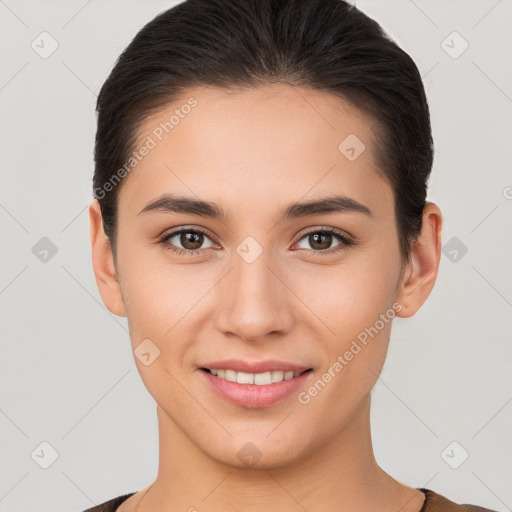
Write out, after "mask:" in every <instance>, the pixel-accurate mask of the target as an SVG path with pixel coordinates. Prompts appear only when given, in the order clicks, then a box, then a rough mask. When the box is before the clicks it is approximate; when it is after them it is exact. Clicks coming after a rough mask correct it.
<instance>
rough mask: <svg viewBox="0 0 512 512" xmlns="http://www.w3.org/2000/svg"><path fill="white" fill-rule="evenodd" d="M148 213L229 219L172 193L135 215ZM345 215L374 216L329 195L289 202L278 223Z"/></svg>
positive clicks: (348, 200)
mask: <svg viewBox="0 0 512 512" xmlns="http://www.w3.org/2000/svg"><path fill="white" fill-rule="evenodd" d="M149 212H167V213H185V214H191V215H198V216H200V217H209V218H212V219H219V220H227V218H228V215H227V214H226V212H225V211H224V210H223V209H222V207H220V206H219V205H217V204H215V203H211V202H209V201H201V200H198V199H193V198H190V197H184V196H177V195H174V194H164V195H162V196H160V197H159V198H157V199H155V200H154V201H151V202H150V203H148V204H147V205H146V206H144V208H143V209H142V210H141V211H140V212H139V214H138V215H140V214H146V213H149ZM345 212H357V213H363V214H365V215H367V216H369V217H373V213H372V211H371V210H370V208H368V207H367V206H365V205H364V204H361V203H359V202H358V201H356V200H355V199H352V198H350V197H346V196H330V197H325V198H322V199H318V200H312V201H307V202H297V203H292V204H290V205H288V206H286V207H285V208H283V209H281V210H280V212H279V214H278V220H289V219H297V218H301V217H307V216H310V215H321V214H326V213H345Z"/></svg>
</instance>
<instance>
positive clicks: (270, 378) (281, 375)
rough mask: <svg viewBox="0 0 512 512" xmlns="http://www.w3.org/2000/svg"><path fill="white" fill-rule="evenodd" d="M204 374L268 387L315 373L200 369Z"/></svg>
mask: <svg viewBox="0 0 512 512" xmlns="http://www.w3.org/2000/svg"><path fill="white" fill-rule="evenodd" d="M200 369H201V370H202V371H203V372H206V373H209V374H210V375H213V376H214V377H217V378H219V379H223V380H227V381H229V382H237V383H238V384H249V385H254V386H268V385H270V384H275V383H278V382H283V381H286V380H290V379H294V378H297V377H299V376H301V375H302V374H304V373H307V372H311V371H313V369H312V368H308V369H307V370H303V371H296V372H294V371H282V370H272V371H267V372H263V373H248V372H241V371H236V370H231V369H225V370H224V369H215V368H200Z"/></svg>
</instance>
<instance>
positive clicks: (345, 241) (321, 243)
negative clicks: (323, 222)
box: [298, 228, 354, 256]
mask: <svg viewBox="0 0 512 512" xmlns="http://www.w3.org/2000/svg"><path fill="white" fill-rule="evenodd" d="M304 239H305V240H306V243H308V244H310V246H311V247H312V248H313V249H312V250H313V252H316V253H319V255H322V256H323V255H324V254H333V253H335V252H338V251H341V250H343V249H346V248H348V247H350V246H352V245H354V242H353V241H352V240H350V239H349V238H348V237H347V236H345V235H344V234H343V233H342V232H341V231H338V230H337V229H334V228H322V229H317V230H316V231H310V232H309V233H306V234H305V235H303V236H302V238H301V239H300V240H304ZM333 239H335V240H337V241H338V244H337V245H335V246H334V248H333V247H331V244H332V242H333ZM300 240H299V242H300ZM299 242H298V243H299ZM306 249H307V248H306Z"/></svg>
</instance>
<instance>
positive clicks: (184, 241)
mask: <svg viewBox="0 0 512 512" xmlns="http://www.w3.org/2000/svg"><path fill="white" fill-rule="evenodd" d="M205 238H207V239H209V240H210V237H209V236H208V235H207V234H206V233H205V232H204V231H201V230H198V229H179V230H177V231H172V232H171V233H168V234H165V235H164V236H163V237H161V238H160V239H159V240H158V243H160V244H162V245H164V246H165V248H166V249H169V250H170V251H172V252H174V253H176V254H186V255H193V254H198V253H200V252H201V251H200V250H199V249H200V248H201V246H202V245H203V243H204V239H205ZM174 239H176V240H175V241H174V242H172V241H173V240H174ZM176 243H178V244H181V246H182V247H176V245H175V244H176ZM211 247H213V244H212V246H210V247H206V249H210V248H211ZM202 249H205V248H204V247H203V248H202Z"/></svg>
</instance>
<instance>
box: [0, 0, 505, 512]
mask: <svg viewBox="0 0 512 512" xmlns="http://www.w3.org/2000/svg"><path fill="white" fill-rule="evenodd" d="M173 4H174V2H169V1H163V0H161V1H160V0H152V1H145V2H143V1H139V2H136V1H126V0H124V1H118V0H117V1H113V0H108V1H105V0H103V1H100V0H89V1H86V0H79V1H78V0H77V1H75V0H73V1H61V2H56V1H23V0H5V1H4V0H0V39H1V41H0V45H1V46H0V48H1V49H2V51H1V64H0V73H1V74H0V108H1V121H2V122H1V133H0V144H1V148H0V150H1V153H0V154H1V166H2V186H1V188H0V221H1V227H2V242H3V243H2V247H3V250H2V251H1V274H0V312H1V315H2V316H1V323H0V326H1V329H2V344H1V357H0V378H1V382H0V385H1V387H0V389H1V396H0V439H1V440H2V441H1V453H0V512H8V511H9V512H11V511H16V512H24V511H33V510H38V511H39V512H45V511H50V510H51V511H53V512H59V511H62V512H64V511H81V510H83V509H85V508H88V507H90V506H93V505H94V504H97V503H100V502H102V501H105V500H107V499H110V498H112V497H114V496H117V495H119V494H123V493H127V492H133V491H137V490H140V489H142V488H143V487H145V486H147V485H149V484H150V483H151V482H152V481H153V479H154V478H155V476H156V471H157V461H158V444H157V442H158V439H157V424H156V410H155V403H154V401H153V399H152V398H151V396H150V395H149V393H148V392H147V391H146V389H145V387H144V385H143V383H142V381H141V379H140V377H139V374H138V372H137V369H136V366H135V363H134V360H133V356H132V354H131V350H130V349H129V347H130V342H129V337H128V332H127V323H126V319H123V318H118V317H115V316H113V315H111V314H110V313H109V312H108V311H107V310H106V309H105V308H104V306H103V304H102V302H101V299H100V296H99V294H98V291H97V288H96V283H95V281H94V275H93V272H92V266H91V257H90V242H89V231H88V229H89V228H88V216H87V206H88V204H89V202H90V200H91V177H92V170H93V161H92V150H93V140H94V133H95V114H94V106H95V100H96V94H97V92H98V91H99V88H100V87H101V84H102V83H103V81H104V79H105V78H106V76H107V74H108V73H109V71H110V69H111V68H112V66H113V64H114V61H115V59H116V58H117V56H118V55H119V54H120V52H121V51H122V50H123V48H124V47H125V46H126V45H127V44H128V42H129V41H130V40H131V39H132V38H133V36H134V35H135V34H136V32H137V31H138V30H139V29H140V28H141V27H142V25H143V24H145V23H146V22H147V21H149V20H150V19H151V18H153V17H154V16H155V15H156V14H157V13H159V12H160V11H162V10H164V9H165V8H167V7H169V6H171V5H173ZM357 5H358V7H360V8H361V9H362V10H363V11H365V12H366V13H367V14H369V15H370V16H372V17H374V18H375V19H376V20H377V21H378V22H379V23H381V24H382V25H383V27H384V28H385V30H386V31H387V32H388V33H389V34H390V35H391V36H392V37H393V38H394V39H395V41H396V42H397V43H398V44H399V45H400V46H401V47H402V48H404V49H405V50H406V51H407V52H408V53H410V55H411V56H412V57H413V59H414V60H415V62H416V63H417V65H418V67H419V69H420V71H421V73H422V75H423V77H424V80H425V86H426V89H427V95H428V97H429V102H430V105H431V115H432V124H433V132H434V139H435V144H436V155H435V164H434V169H433V173H432V178H431V182H430V183H431V184H430V194H429V199H430V200H431V201H434V202H436V203H437V204H438V205H439V207H440V208H441V210H442V211H443V213H444V221H445V223H444V234H443V243H444V244H445V245H444V253H445V254H443V256H442V261H441V266H440V272H439V276H438V281H437V283H436V286H435V288H434V291H433V293H432V295H431V296H430V298H429V299H428V301H427V302H426V304H425V305H424V306H423V307H422V309H421V310H420V311H419V312H418V314H416V315H415V316H414V317H412V318H410V319H397V320H395V323H394V327H393V331H392V342H391V348H390V352H389V354H388V359H387V362H386V365H385V368H384V371H383V373H382V376H381V379H380V380H379V381H378V383H377V385H376V387H375V390H374V393H373V396H374V400H373V436H374V442H375V451H376V456H377V460H378V461H379V463H380V464H381V465H382V466H383V467H384V468H385V469H386V470H387V471H388V472H390V473H391V474H392V475H393V476H395V477H396V478H397V479H399V480H401V481H403V482H405V483H407V484H409V485H413V486H417V487H420V486H426V487H429V488H432V489H434V490H436V491H437V492H440V493H442V494H445V495H447V496H448V497H450V498H451V499H452V500H455V501H458V502H466V503H468V502H469V503H475V504H480V505H484V506H487V507H489V508H493V509H496V510H498V511H506V510H512V508H511V507H512V486H511V485H510V483H511V482H512V442H511V439H510V432H512V403H511V402H512V386H511V383H512V376H511V368H512V364H511V363H512V348H511V347H512V344H511V339H510V333H511V327H512V315H511V312H512V311H511V308H512V286H511V283H512V279H511V277H512V275H511V274H512V270H511V265H510V261H512V259H511V256H512V242H511V233H512V231H511V227H512V226H511V224H512V215H511V213H512V173H511V160H512V156H511V155H512V154H511V152H510V141H511V140H512V134H511V132H512V129H511V123H510V114H511V110H512V77H511V60H510V58H509V55H510V49H511V48H512V44H511V39H512V36H511V33H512V31H511V23H510V22H511V18H512V16H511V15H512V5H511V2H510V0H501V1H496V0H481V1H467V0H466V1H453V0H451V1H432V0H428V1H427V0H414V1H412V0H396V1H392V2H391V1H382V0H371V1H370V0H365V1H358V2H357ZM43 31H47V32H48V33H49V34H51V38H53V39H54V40H55V41H57V43H58V48H57V50H56V51H55V52H54V53H53V54H52V55H50V56H48V57H47V58H42V57H41V56H40V54H41V52H43V51H49V50H50V49H51V44H52V40H51V39H50V38H49V36H40V34H41V32H43ZM453 31H456V32H458V34H460V37H459V36H457V35H455V36H453V35H451V36H450V34H452V32H453ZM43 38H46V39H43ZM447 38H448V39H447ZM461 38H463V39H461ZM464 40H465V41H467V42H468V43H469V47H468V48H467V50H466V51H464V52H463V53H462V54H460V55H458V54H459V53H460V51H461V50H462V49H463V48H464ZM33 41H34V43H33V44H34V46H36V48H38V52H39V53H38V52H36V51H35V50H34V49H33V48H32V47H31V44H32V42H33ZM443 41H445V42H444V43H443ZM454 57H456V58H454ZM43 237H47V238H48V239H49V240H50V241H51V243H52V244H54V246H55V248H56V249H57V252H56V253H55V254H53V253H52V247H51V246H50V245H49V242H48V240H43V241H40V240H41V239H42V238H43ZM34 246H35V249H34ZM464 248H467V252H466V253H464V251H465V249H464ZM45 250H48V251H49V252H47V253H45V252H44V251H45ZM54 250H55V249H54ZM454 441H455V442H456V443H457V444H451V443H452V442H454ZM43 442H46V443H49V445H50V446H48V445H47V444H43V445H41V443H43ZM54 452H56V454H58V456H57V458H56V460H54V461H53V458H52V453H54ZM466 452H467V453H468V458H467V460H465V461H464V462H463V463H462V461H463V460H464V457H465V454H466ZM450 465H451V466H458V467H457V469H454V467H451V466H450ZM42 466H48V467H47V468H46V469H44V468H43V467H42Z"/></svg>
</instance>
